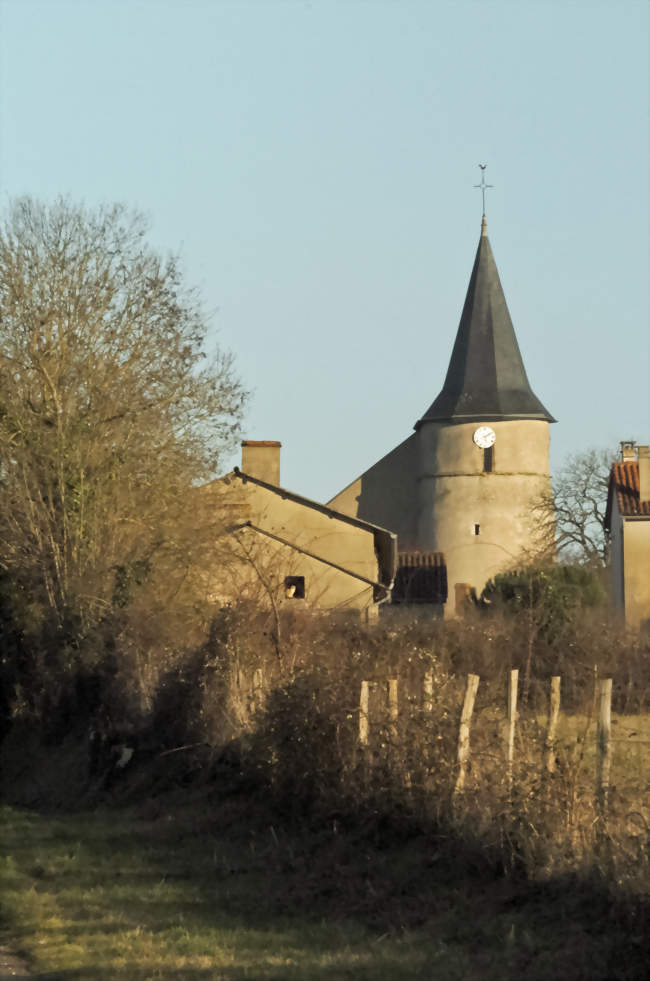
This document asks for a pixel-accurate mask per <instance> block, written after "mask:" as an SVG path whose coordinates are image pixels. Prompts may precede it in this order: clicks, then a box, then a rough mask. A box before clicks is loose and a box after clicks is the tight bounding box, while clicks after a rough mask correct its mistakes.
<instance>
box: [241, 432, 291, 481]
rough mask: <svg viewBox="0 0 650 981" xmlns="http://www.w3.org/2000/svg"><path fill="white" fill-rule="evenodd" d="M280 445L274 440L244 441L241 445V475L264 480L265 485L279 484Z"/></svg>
mask: <svg viewBox="0 0 650 981" xmlns="http://www.w3.org/2000/svg"><path fill="white" fill-rule="evenodd" d="M281 447H282V443H278V442H276V441H275V440H274V439H245V440H244V441H243V443H242V444H241V468H242V471H243V473H247V474H250V476H251V477H257V479H258V480H264V481H266V483H267V484H275V485H276V486H278V485H279V483H280V449H281Z"/></svg>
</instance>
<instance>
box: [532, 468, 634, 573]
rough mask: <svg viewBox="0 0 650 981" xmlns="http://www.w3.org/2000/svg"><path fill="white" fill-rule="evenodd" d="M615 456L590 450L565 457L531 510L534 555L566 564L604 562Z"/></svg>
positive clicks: (597, 563) (602, 563)
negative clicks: (535, 544)
mask: <svg viewBox="0 0 650 981" xmlns="http://www.w3.org/2000/svg"><path fill="white" fill-rule="evenodd" d="M615 459H616V452H615V451H613V450H605V449H599V450H598V449H590V450H586V451H585V452H584V453H577V454H574V455H572V456H569V457H568V458H567V460H566V462H565V463H564V465H563V466H562V468H561V469H560V470H559V472H558V473H557V474H556V476H555V477H554V479H553V489H552V491H549V493H548V494H545V495H543V497H541V498H540V499H539V500H538V501H537V502H536V503H535V505H534V506H533V509H532V511H533V515H532V516H533V520H534V524H535V528H536V534H537V539H538V553H539V554H541V555H542V556H543V555H544V554H546V555H548V556H550V555H553V554H554V553H556V554H558V555H559V556H560V557H561V558H564V559H566V560H567V561H574V562H581V563H587V564H590V565H604V564H605V563H606V562H607V536H606V534H605V527H604V522H605V508H606V505H607V484H608V481H609V472H610V469H611V466H612V463H613V462H614V460H615Z"/></svg>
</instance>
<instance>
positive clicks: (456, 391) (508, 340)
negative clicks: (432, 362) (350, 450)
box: [415, 216, 555, 429]
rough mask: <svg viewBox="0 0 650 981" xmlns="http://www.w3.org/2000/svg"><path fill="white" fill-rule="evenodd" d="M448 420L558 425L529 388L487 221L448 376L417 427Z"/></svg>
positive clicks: (482, 226)
mask: <svg viewBox="0 0 650 981" xmlns="http://www.w3.org/2000/svg"><path fill="white" fill-rule="evenodd" d="M450 419H457V420H459V421H460V420H467V421H469V420H475V419H476V420H478V419H486V420H487V419H492V420H499V419H543V420H545V421H546V422H555V419H554V418H553V416H552V415H551V414H550V413H549V412H548V410H547V409H546V408H545V407H544V406H543V405H542V403H541V402H540V401H539V399H538V398H537V396H536V395H535V394H534V393H533V391H532V389H531V387H530V384H529V381H528V377H527V375H526V370H525V368H524V363H523V361H522V357H521V353H520V351H519V345H518V343H517V337H516V335H515V331H514V327H513V326H512V320H511V319H510V313H509V312H508V306H507V304H506V299H505V296H504V294H503V289H502V287H501V281H500V279H499V273H498V271H497V266H496V262H495V261H494V256H493V254H492V248H491V247H490V240H489V239H488V236H487V225H486V222H485V216H484V217H483V222H482V225H481V237H480V239H479V244H478V249H477V251H476V258H475V260H474V268H473V269H472V275H471V277H470V281H469V286H468V288H467V295H466V297H465V305H464V307H463V312H462V315H461V318H460V324H459V327H458V332H457V334H456V341H455V343H454V348H453V351H452V355H451V360H450V362H449V368H448V370H447V377H446V378H445V383H444V385H443V388H442V391H441V392H440V394H439V395H438V397H437V398H436V399H435V401H434V402H433V404H432V405H431V406H430V407H429V408H428V409H427V411H426V412H425V413H424V415H423V416H422V418H421V419H420V420H419V422H417V423H416V426H415V428H416V429H418V428H419V427H420V425H421V424H422V423H423V422H429V421H439V420H450Z"/></svg>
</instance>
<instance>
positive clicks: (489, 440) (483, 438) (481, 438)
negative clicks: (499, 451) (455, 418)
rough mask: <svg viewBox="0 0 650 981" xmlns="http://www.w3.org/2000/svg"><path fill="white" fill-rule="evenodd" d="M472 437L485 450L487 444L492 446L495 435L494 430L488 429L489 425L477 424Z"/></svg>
mask: <svg viewBox="0 0 650 981" xmlns="http://www.w3.org/2000/svg"><path fill="white" fill-rule="evenodd" d="M472 438H473V440H474V442H475V443H476V445H477V446H478V447H479V448H480V449H481V450H487V449H488V447H489V446H494V441H495V439H496V438H497V437H496V433H495V432H494V430H493V429H490V427H489V426H479V427H478V429H477V430H476V431H475V433H474V436H473V437H472Z"/></svg>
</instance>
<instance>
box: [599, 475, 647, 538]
mask: <svg viewBox="0 0 650 981" xmlns="http://www.w3.org/2000/svg"><path fill="white" fill-rule="evenodd" d="M614 494H616V502H617V504H618V510H619V512H620V514H622V515H623V517H624V518H629V517H635V516H637V515H640V516H643V515H648V517H650V501H642V500H641V492H640V484H639V463H638V460H625V461H624V462H622V463H615V464H614V465H613V467H612V469H611V471H610V474H609V487H608V490H607V510H606V512H605V527H606V528H607V529H608V530H609V529H611V517H612V507H613V506H614Z"/></svg>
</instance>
